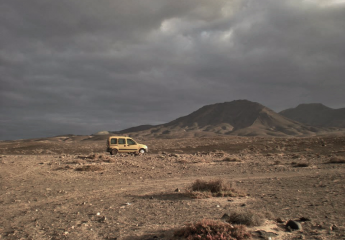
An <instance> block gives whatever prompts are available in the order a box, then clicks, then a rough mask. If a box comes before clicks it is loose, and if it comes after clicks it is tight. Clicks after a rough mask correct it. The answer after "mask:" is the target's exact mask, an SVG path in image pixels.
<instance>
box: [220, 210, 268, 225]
mask: <svg viewBox="0 0 345 240" xmlns="http://www.w3.org/2000/svg"><path fill="white" fill-rule="evenodd" d="M227 222H229V223H232V224H242V225H246V226H248V227H253V226H261V225H262V224H263V223H264V222H265V217H264V215H263V214H261V213H257V212H253V211H250V210H247V211H235V212H232V213H231V214H230V215H229V218H228V219H227Z"/></svg>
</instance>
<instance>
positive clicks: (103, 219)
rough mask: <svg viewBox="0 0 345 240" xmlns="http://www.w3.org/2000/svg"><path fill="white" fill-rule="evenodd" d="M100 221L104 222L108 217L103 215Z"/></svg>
mask: <svg viewBox="0 0 345 240" xmlns="http://www.w3.org/2000/svg"><path fill="white" fill-rule="evenodd" d="M98 221H99V222H102V223H104V222H105V221H107V218H106V217H105V216H103V217H101V218H100V219H99V220H98Z"/></svg>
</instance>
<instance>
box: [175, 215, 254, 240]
mask: <svg viewBox="0 0 345 240" xmlns="http://www.w3.org/2000/svg"><path fill="white" fill-rule="evenodd" d="M174 236H177V237H184V238H186V239H187V240H243V239H250V238H251V234H250V233H249V232H248V231H247V228H246V227H245V226H243V225H236V226H233V225H231V224H229V223H225V222H221V221H216V220H209V219H203V220H201V221H199V222H196V223H189V224H186V226H185V227H184V228H182V229H180V230H177V231H175V233H174Z"/></svg>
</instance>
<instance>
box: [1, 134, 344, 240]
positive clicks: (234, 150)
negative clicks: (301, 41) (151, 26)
mask: <svg viewBox="0 0 345 240" xmlns="http://www.w3.org/2000/svg"><path fill="white" fill-rule="evenodd" d="M139 142H140V143H143V144H146V145H148V147H149V152H148V153H146V154H144V155H131V154H117V155H115V156H110V155H109V153H106V152H105V143H106V141H105V137H100V136H98V137H97V136H60V137H54V138H46V139H32V140H17V141H2V142H0V187H1V188H0V239H32V240H39V239H117V240H120V239H121V240H131V239H134V240H135V239H146V240H149V239H152V240H153V239H160V240H163V239H184V238H181V237H178V236H174V232H175V231H176V230H178V229H181V228H182V227H183V226H185V224H186V223H192V222H197V221H199V220H202V219H212V220H221V219H222V216H223V215H224V214H231V212H233V211H245V210H251V211H253V212H258V213H261V214H262V216H264V219H263V221H264V223H263V224H262V225H261V226H254V227H248V231H249V232H251V234H252V239H271V240H273V239H325V240H326V239H345V178H344V173H345V164H344V162H345V137H344V136H328V137H327V136H323V137H309V138H266V137H236V136H233V137H214V138H191V139H186V138H184V139H148V140H145V139H140V141H139ZM197 179H201V180H205V181H209V180H215V179H221V180H223V181H225V182H229V183H231V185H232V186H233V187H234V188H236V189H239V190H240V191H242V192H244V193H245V194H244V195H242V196H233V197H230V196H227V197H210V198H192V197H191V195H190V191H189V189H190V186H191V184H192V183H193V182H195V181H196V180H197ZM288 220H296V221H298V222H300V224H301V226H302V229H301V230H296V231H289V230H288V229H286V227H285V225H286V222H287V221H288ZM260 234H261V235H260Z"/></svg>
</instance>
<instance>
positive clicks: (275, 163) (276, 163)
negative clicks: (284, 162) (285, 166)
mask: <svg viewBox="0 0 345 240" xmlns="http://www.w3.org/2000/svg"><path fill="white" fill-rule="evenodd" d="M280 164H281V161H279V160H276V161H274V163H273V165H280Z"/></svg>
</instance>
